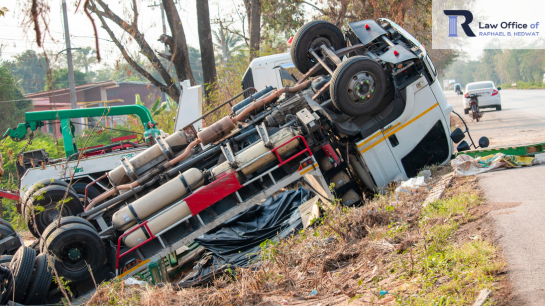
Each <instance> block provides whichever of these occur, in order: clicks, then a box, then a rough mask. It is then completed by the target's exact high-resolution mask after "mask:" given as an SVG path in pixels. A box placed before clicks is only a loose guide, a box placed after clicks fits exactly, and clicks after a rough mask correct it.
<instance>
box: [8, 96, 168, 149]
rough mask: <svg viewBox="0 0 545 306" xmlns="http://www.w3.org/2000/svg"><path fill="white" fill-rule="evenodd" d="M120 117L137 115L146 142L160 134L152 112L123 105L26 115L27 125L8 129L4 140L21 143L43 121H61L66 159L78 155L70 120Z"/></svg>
mask: <svg viewBox="0 0 545 306" xmlns="http://www.w3.org/2000/svg"><path fill="white" fill-rule="evenodd" d="M119 115H136V116H138V117H139V118H140V120H141V121H142V125H144V129H145V131H146V132H145V134H144V137H145V138H146V141H149V139H150V138H151V139H155V137H157V136H159V134H160V132H159V130H158V129H156V126H157V123H156V122H155V121H153V118H152V117H151V113H150V111H149V110H148V109H147V108H146V107H145V106H143V105H137V104H135V105H122V106H112V107H94V108H80V109H66V110H54V111H41V112H28V113H25V123H19V125H18V126H17V128H15V129H8V130H7V131H6V132H5V133H4V135H3V136H2V139H4V138H6V137H8V136H9V137H11V138H12V139H13V140H15V141H21V140H23V139H24V138H25V136H26V134H27V131H28V129H30V130H31V131H35V130H37V129H38V128H39V127H42V126H44V122H43V121H47V120H60V122H61V132H62V138H63V140H64V151H65V153H66V157H69V156H70V155H72V154H74V153H78V148H77V146H76V142H75V139H74V126H73V124H72V123H71V121H70V119H74V118H88V117H102V116H119Z"/></svg>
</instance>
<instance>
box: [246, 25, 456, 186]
mask: <svg viewBox="0 0 545 306" xmlns="http://www.w3.org/2000/svg"><path fill="white" fill-rule="evenodd" d="M395 26H396V25H395V24H393V27H394V28H395ZM395 30H396V31H398V32H399V33H400V34H401V35H402V36H404V38H405V39H407V40H409V41H412V42H413V43H414V45H415V46H418V51H417V52H418V53H419V56H418V57H419V59H420V61H421V63H422V64H423V66H424V68H425V69H424V71H425V73H422V74H416V75H413V76H412V77H411V78H408V79H407V80H406V82H404V84H402V85H401V87H402V88H400V91H399V92H400V93H401V97H398V98H394V99H392V101H391V102H390V105H388V106H386V107H385V108H384V110H383V111H382V112H380V113H378V114H374V115H373V116H367V117H366V116H360V117H351V116H346V115H344V114H342V115H340V114H338V110H336V109H335V108H334V107H330V106H331V99H329V100H328V101H324V102H323V103H322V104H321V107H322V108H323V109H325V110H326V112H328V111H327V110H328V109H329V110H330V111H329V112H330V113H331V115H332V116H337V117H336V120H335V119H334V120H333V121H334V126H335V125H336V128H337V129H338V130H341V131H342V130H343V129H345V130H346V131H345V132H346V133H347V134H348V136H349V138H352V139H354V138H355V140H354V141H353V142H352V145H355V147H357V152H358V153H359V154H350V155H349V156H350V158H352V157H354V158H352V159H351V160H350V164H351V165H352V167H353V168H354V169H355V171H356V172H357V173H358V176H359V177H360V179H361V180H362V181H363V182H364V184H365V185H366V187H367V188H368V189H370V190H372V191H373V192H381V191H383V190H384V188H386V187H387V185H388V184H389V183H390V182H392V181H393V180H394V178H395V177H396V176H398V175H399V174H401V175H402V176H403V177H404V178H405V179H407V178H410V177H414V176H416V175H417V173H418V171H419V170H420V169H422V168H423V167H425V166H430V165H434V164H444V163H447V162H448V161H449V160H450V159H451V156H452V152H453V143H452V141H451V139H450V132H451V129H450V114H451V112H452V110H453V108H452V105H450V104H449V103H448V102H447V100H446V97H445V95H444V93H443V90H442V89H441V85H440V82H439V80H438V79H437V70H436V69H435V66H434V65H433V63H432V61H431V59H430V57H429V55H428V54H427V52H426V50H425V48H424V47H423V46H422V45H421V44H420V43H419V42H418V41H417V40H416V39H415V38H414V37H412V36H411V35H410V34H409V33H407V32H406V31H404V30H403V29H399V28H395ZM344 60H346V57H345V58H344ZM296 74H298V75H299V76H301V75H302V74H301V73H300V72H299V71H297V69H296V68H295V66H294V64H293V62H292V58H291V56H290V53H289V52H287V53H281V54H276V55H270V56H264V57H259V58H256V59H254V60H253V61H252V62H251V63H250V65H249V67H248V69H247V70H246V72H245V74H244V76H243V78H242V82H241V85H242V88H243V90H244V89H247V88H249V87H254V88H255V89H256V90H257V91H258V92H259V91H262V90H264V89H265V88H267V87H269V86H270V87H273V88H282V87H285V86H286V85H292V82H293V84H295V82H297V79H296V77H295V75H296ZM249 95H250V93H248V94H247V96H249ZM336 111H337V113H335V112H336ZM350 133H353V135H350ZM358 136H359V137H358ZM358 138H359V139H358ZM353 153H355V152H353Z"/></svg>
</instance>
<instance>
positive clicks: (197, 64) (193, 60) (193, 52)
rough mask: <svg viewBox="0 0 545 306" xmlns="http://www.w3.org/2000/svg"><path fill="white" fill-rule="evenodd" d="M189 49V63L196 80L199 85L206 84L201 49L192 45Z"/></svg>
mask: <svg viewBox="0 0 545 306" xmlns="http://www.w3.org/2000/svg"><path fill="white" fill-rule="evenodd" d="M187 50H188V54H189V63H190V64H191V71H192V72H193V76H194V77H195V82H196V83H197V84H199V85H204V78H203V69H202V60H201V52H200V51H199V49H196V48H193V47H191V46H188V47H187Z"/></svg>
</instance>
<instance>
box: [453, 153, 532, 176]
mask: <svg viewBox="0 0 545 306" xmlns="http://www.w3.org/2000/svg"><path fill="white" fill-rule="evenodd" d="M450 163H451V165H452V168H454V172H455V174H456V175H457V176H470V175H475V174H479V173H484V172H488V171H492V170H496V169H500V168H507V169H509V168H518V167H526V166H532V165H536V164H538V163H539V161H538V160H537V159H536V158H534V157H530V156H518V155H505V154H503V153H497V154H495V155H488V156H482V157H476V158H474V157H471V156H469V155H465V154H460V155H458V157H456V159H453V160H452V161H451V162H450Z"/></svg>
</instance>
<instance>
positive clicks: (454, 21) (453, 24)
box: [443, 10, 475, 37]
mask: <svg viewBox="0 0 545 306" xmlns="http://www.w3.org/2000/svg"><path fill="white" fill-rule="evenodd" d="M443 12H444V13H445V15H447V16H448V23H449V25H448V37H458V16H463V17H465V19H466V20H465V21H464V23H462V24H461V26H462V30H464V32H465V33H466V35H467V36H468V37H475V33H473V31H472V30H471V28H470V27H469V24H470V23H471V22H472V21H473V14H471V12H470V11H466V10H444V11H443Z"/></svg>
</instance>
